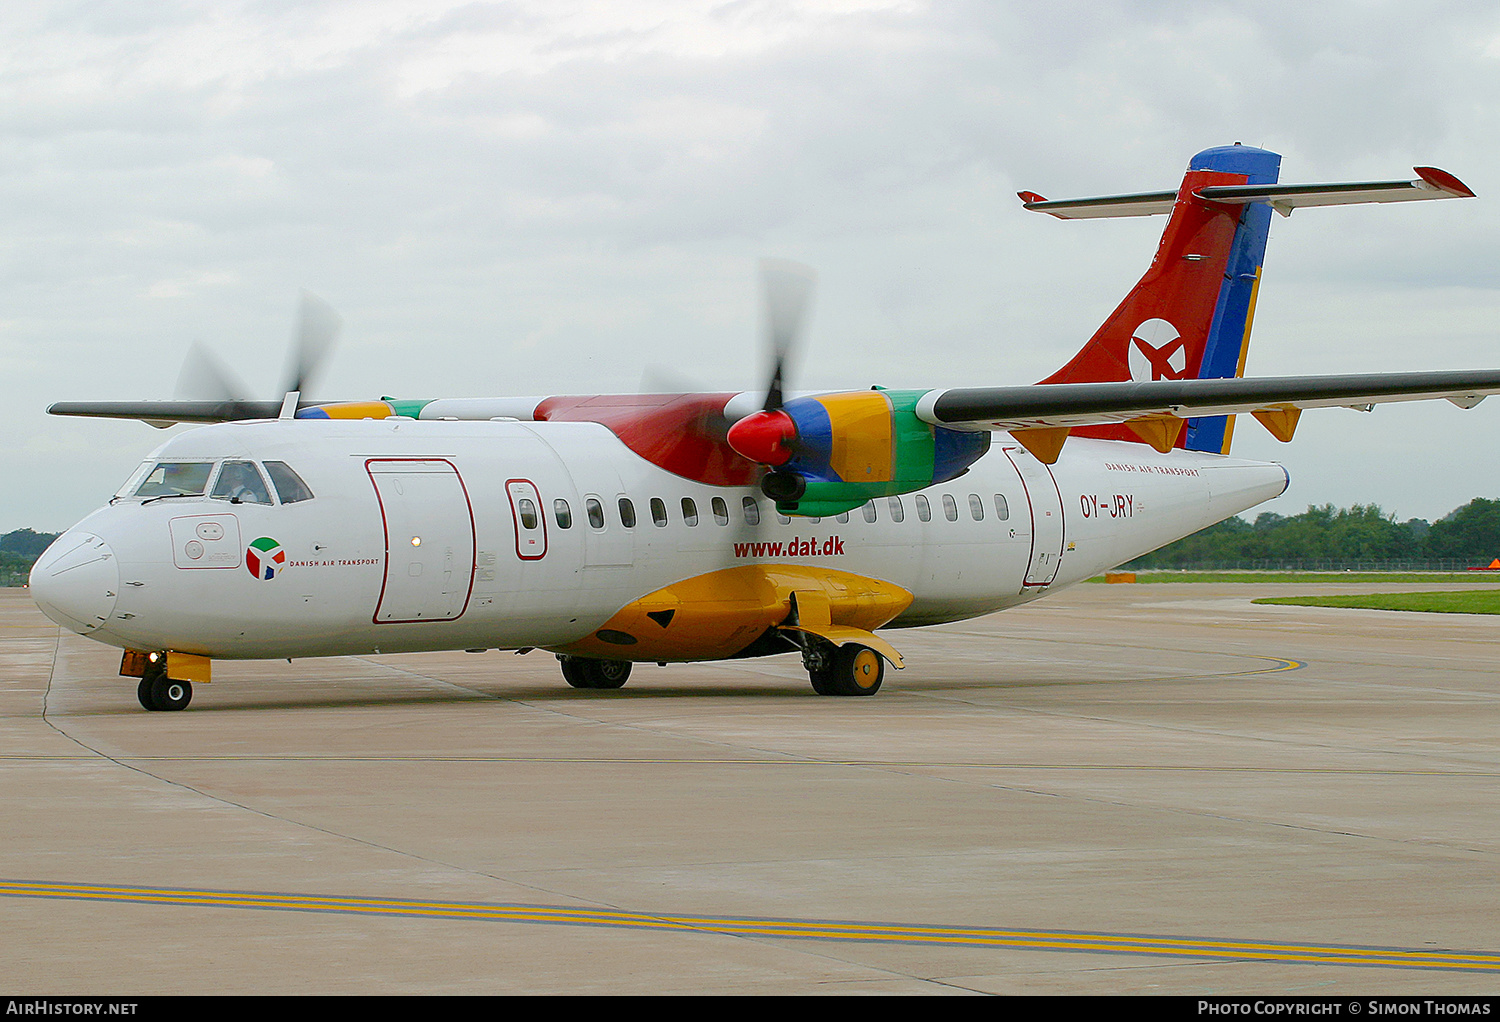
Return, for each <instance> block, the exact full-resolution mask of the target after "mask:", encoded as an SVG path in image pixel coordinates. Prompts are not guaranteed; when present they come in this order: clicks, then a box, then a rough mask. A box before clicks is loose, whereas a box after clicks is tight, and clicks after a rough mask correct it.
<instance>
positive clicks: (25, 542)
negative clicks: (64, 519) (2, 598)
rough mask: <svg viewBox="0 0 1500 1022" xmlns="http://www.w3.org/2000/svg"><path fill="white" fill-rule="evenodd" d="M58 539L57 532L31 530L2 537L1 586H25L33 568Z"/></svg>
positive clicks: (8, 533) (0, 546)
mask: <svg viewBox="0 0 1500 1022" xmlns="http://www.w3.org/2000/svg"><path fill="white" fill-rule="evenodd" d="M57 537H58V533H55V532H32V531H31V530H30V529H17V530H16V531H15V532H7V533H6V534H5V535H3V536H0V586H19V585H24V584H25V583H26V576H27V575H30V574H31V566H32V565H33V564H35V563H36V559H37V558H38V557H40V556H42V551H43V550H45V549H47V547H49V546H51V545H52V541H53V540H54V539H56V538H57Z"/></svg>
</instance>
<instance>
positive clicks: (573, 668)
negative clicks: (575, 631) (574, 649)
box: [558, 656, 631, 688]
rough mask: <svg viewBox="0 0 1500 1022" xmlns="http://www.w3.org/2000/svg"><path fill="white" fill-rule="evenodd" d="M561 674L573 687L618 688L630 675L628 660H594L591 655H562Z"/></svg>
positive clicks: (560, 658)
mask: <svg viewBox="0 0 1500 1022" xmlns="http://www.w3.org/2000/svg"><path fill="white" fill-rule="evenodd" d="M558 659H559V660H560V661H561V662H562V675H563V678H564V679H565V680H566V681H567V683H568V684H569V685H572V686H573V687H574V688H619V687H620V686H622V685H624V684H625V682H626V680H627V679H628V678H629V677H630V666H631V665H630V661H629V660H595V659H594V658H593V657H582V656H564V657H559V658H558Z"/></svg>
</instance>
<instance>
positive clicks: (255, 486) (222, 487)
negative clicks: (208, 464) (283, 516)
mask: <svg viewBox="0 0 1500 1022" xmlns="http://www.w3.org/2000/svg"><path fill="white" fill-rule="evenodd" d="M209 496H211V497H214V498H215V499H217V500H228V501H231V502H233V503H236V504H269V503H271V491H270V490H268V489H266V483H265V480H264V479H262V478H261V477H260V473H259V472H257V471H256V470H255V463H254V462H251V461H226V462H224V467H223V469H221V470H220V471H219V480H218V482H216V483H214V492H213V493H211V494H209Z"/></svg>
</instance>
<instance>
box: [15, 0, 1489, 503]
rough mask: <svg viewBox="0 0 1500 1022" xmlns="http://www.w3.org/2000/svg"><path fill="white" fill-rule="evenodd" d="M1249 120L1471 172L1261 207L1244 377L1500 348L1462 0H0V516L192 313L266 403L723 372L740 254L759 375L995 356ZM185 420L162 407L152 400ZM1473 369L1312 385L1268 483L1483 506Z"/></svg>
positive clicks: (1299, 176)
mask: <svg viewBox="0 0 1500 1022" xmlns="http://www.w3.org/2000/svg"><path fill="white" fill-rule="evenodd" d="M1234 141H1244V142H1246V143H1248V144H1255V145H1261V146H1264V147H1266V148H1269V149H1272V150H1275V151H1276V152H1279V153H1281V154H1282V155H1283V161H1282V180H1284V181H1296V182H1310V181H1331V180H1355V179H1364V180H1369V179H1392V178H1409V177H1410V176H1412V175H1411V173H1410V168H1411V167H1412V166H1413V165H1415V164H1430V165H1435V166H1438V167H1442V168H1444V169H1446V170H1449V171H1451V172H1452V173H1454V174H1456V175H1457V176H1459V177H1460V178H1461V179H1463V180H1464V181H1465V182H1466V183H1467V184H1468V185H1469V186H1470V187H1471V188H1473V189H1474V190H1475V191H1476V192H1477V193H1479V198H1477V199H1472V200H1466V201H1451V202H1437V203H1414V204H1409V205H1403V206H1383V207H1382V206H1366V207H1351V208H1342V209H1310V210H1303V211H1301V212H1299V213H1297V214H1296V215H1295V216H1293V217H1292V218H1291V219H1286V220H1284V219H1281V218H1276V220H1275V223H1274V224H1273V226H1272V233H1271V245H1270V250H1269V253H1268V257H1267V262H1266V270H1265V276H1264V281H1263V285H1262V287H1261V291H1260V300H1259V306H1258V310H1257V318H1256V325H1255V335H1254V344H1253V346H1252V349H1251V353H1250V359H1249V364H1248V367H1247V372H1248V374H1249V375H1282V374H1296V373H1317V372H1353V371H1383V370H1393V371H1394V370H1412V369H1427V368H1433V369H1437V368H1477V367H1484V368H1490V367H1495V366H1497V365H1500V11H1497V9H1496V8H1495V7H1494V6H1493V5H1492V4H1427V5H1423V4H1418V5H1412V4H1411V3H1409V2H1405V3H1385V2H1362V3H1328V4H1316V5H1309V4H1305V3H1290V2H1288V3H1274V2H1272V3H1256V4H1245V3H1236V4H1224V3H1214V2H1204V0H1194V2H1190V3H1189V2H1182V3H1174V2H1162V3H1154V4H1141V3H1138V2H1119V3H1116V2H1107V0H1106V2H1098V0H1095V2H1090V3H1079V4H1068V3H1059V4H1046V3H1041V4H1038V3H1035V2H1027V3H1011V2H1001V0H974V2H962V0H956V2H923V0H797V2H792V0H785V2H782V0H728V2H724V0H634V2H632V3H628V4H623V3H614V2H607V0H598V2H595V0H536V2H533V0H517V2H484V0H480V2H451V3H450V2H444V0H349V2H345V0H325V2H308V0H261V2H235V0H213V2H203V3H196V2H186V0H179V2H173V0H156V2H153V3H150V4H142V3H138V2H133V0H118V2H117V0H95V2H73V3H69V2H61V0H58V2H40V0H38V2H32V0H7V2H6V3H5V4H4V5H3V6H0V267H3V270H0V273H3V276H0V378H3V380H4V381H5V386H6V391H7V397H8V401H7V403H8V406H9V415H8V419H7V424H6V425H5V426H4V427H3V433H0V437H3V443H0V472H3V475H0V478H3V479H4V484H3V486H0V531H7V530H9V529H13V528H18V527H22V526H30V527H34V528H37V529H39V530H58V529H62V528H64V527H66V526H68V525H70V524H71V523H72V522H74V521H76V520H77V519H78V518H80V517H82V516H83V515H84V514H86V513H87V512H88V511H89V510H91V509H92V508H93V507H95V506H97V505H98V504H99V503H101V502H102V501H103V500H104V499H106V498H107V497H108V496H109V494H110V493H111V492H113V490H114V489H115V488H116V487H117V486H118V485H119V484H120V483H121V482H122V481H123V480H124V478H125V477H126V476H127V475H128V474H129V472H130V470H131V468H132V467H133V466H134V464H136V463H137V462H138V461H139V460H140V458H141V457H142V456H143V455H144V454H145V453H146V452H147V451H148V450H149V449H150V448H151V447H153V446H154V445H155V444H156V443H158V442H159V441H160V440H161V439H162V435H161V434H160V433H158V432H157V431H155V430H152V429H150V428H149V427H147V426H144V425H139V424H136V423H112V422H103V421H98V422H95V421H84V420H66V419H57V418H48V417H47V416H46V415H45V414H44V412H43V410H44V408H45V407H46V405H47V404H48V403H49V402H52V401H56V400H87V399H129V398H167V397H171V396H172V393H173V388H174V385H175V384H176V381H177V376H178V372H179V368H180V366H181V364H182V360H183V358H184V355H185V354H186V352H187V350H188V348H189V346H190V345H191V344H193V343H194V342H195V341H197V342H202V343H203V344H205V345H206V346H208V347H210V348H211V349H213V350H214V351H215V352H217V353H218V354H219V355H220V356H221V358H222V359H223V361H225V362H227V363H228V364H229V365H230V366H232V367H233V368H234V369H235V370H236V371H237V372H238V373H239V375H240V376H242V377H243V378H244V379H245V381H246V382H247V383H248V385H249V386H250V387H251V388H252V389H253V390H255V391H256V392H257V393H261V394H263V395H264V396H267V397H271V396H275V393H274V392H275V390H276V388H277V384H278V381H279V380H280V378H281V377H282V374H283V365H284V359H285V352H286V346H287V341H288V338H289V336H290V333H291V330H292V323H293V317H294V313H295V308H296V303H297V294H298V290H299V289H300V288H307V289H309V290H311V291H313V292H315V293H317V294H319V295H321V296H322V297H323V298H324V299H326V300H327V301H328V302H329V303H331V304H332V305H333V306H334V307H335V308H337V309H338V310H339V312H340V313H341V314H342V316H343V318H344V324H345V325H344V333H343V337H342V339H341V342H340V345H339V347H338V349H337V351H336V353H335V355H334V356H333V358H332V359H331V361H330V362H329V364H328V366H327V369H326V372H325V374H324V378H323V383H322V385H321V387H320V394H319V395H318V396H325V397H344V398H364V397H373V396H378V395H381V394H395V395H397V396H408V397H433V396H442V395H487V394H546V393H579V392H584V393H588V392H599V391H605V392H607V391H618V390H634V389H636V388H637V387H638V386H639V385H640V383H641V380H642V378H643V374H647V373H650V374H653V378H654V379H658V380H660V379H663V378H666V379H673V378H675V379H681V380H685V381H697V382H698V383H700V384H701V385H702V386H704V387H709V388H715V389H720V388H722V389H753V388H754V387H756V386H757V385H760V384H761V383H762V377H763V376H764V374H765V368H764V364H763V359H762V356H761V353H760V351H759V350H758V349H759V341H758V334H759V325H758V306H757V295H756V282H755V267H756V260H757V259H758V258H759V257H761V256H765V255H773V256H782V257H787V258H793V259H797V260H799V261H802V262H805V263H808V264H810V265H812V266H814V267H816V268H817V270H818V273H819V280H818V295H817V302H816V308H815V312H814V315H813V317H812V320H811V322H810V324H809V330H808V335H807V337H806V338H805V344H804V347H803V350H802V352H801V354H800V357H799V359H798V366H797V367H796V376H795V381H794V382H795V384H796V385H797V386H798V387H803V388H825V387H826V388H835V387H864V386H868V385H870V384H872V383H881V384H884V385H888V386H900V387H918V386H965V385H970V386H984V385H1001V384H1010V383H1027V382H1032V381H1034V380H1036V379H1038V378H1040V377H1042V376H1045V375H1046V374H1048V373H1049V372H1051V371H1052V370H1053V369H1055V368H1056V367H1057V366H1059V365H1061V364H1062V363H1063V362H1064V361H1066V360H1067V359H1068V358H1069V357H1070V356H1071V355H1072V354H1073V352H1074V351H1075V350H1076V349H1077V348H1078V347H1079V346H1080V345H1081V344H1082V342H1083V341H1084V340H1085V339H1086V338H1087V337H1088V336H1089V335H1090V334H1091V333H1092V332H1093V330H1094V329H1095V327H1096V326H1097V325H1098V323H1099V322H1100V321H1101V320H1102V319H1103V318H1104V316H1105V315H1106V314H1107V313H1108V312H1109V311H1110V310H1111V309H1112V308H1113V307H1114V305H1115V304H1116V303H1117V302H1118V301H1119V299H1120V297H1121V296H1123V294H1124V293H1125V292H1126V291H1127V290H1128V289H1129V288H1130V286H1131V285H1132V284H1133V283H1134V281H1135V280H1136V279H1137V278H1138V277H1139V276H1140V274H1141V272H1142V271H1143V270H1144V269H1145V267H1146V265H1147V263H1148V262H1149V260H1150V257H1151V255H1152V253H1153V251H1154V248H1155V244H1156V239H1157V237H1158V235H1159V233H1160V230H1161V227H1162V224H1163V221H1162V220H1161V219H1160V218H1150V219H1146V218H1142V219H1134V220H1118V221H1095V222H1087V221H1085V222H1072V223H1069V222H1061V221H1057V220H1054V219H1052V218H1050V217H1044V216H1039V215H1036V214H1030V213H1026V212H1025V211H1024V210H1022V209H1021V208H1020V204H1019V202H1018V201H1017V200H1016V198H1015V192H1016V191H1017V190H1018V189H1023V188H1025V189H1032V190H1035V191H1039V192H1041V193H1042V194H1044V195H1048V196H1050V197H1057V198H1061V197H1068V196H1075V195H1094V194H1100V193H1105V192H1112V191H1138V190H1150V189H1162V188H1170V187H1175V186H1176V184H1177V182H1178V180H1179V178H1180V175H1181V172H1182V169H1183V168H1184V166H1185V165H1186V163H1187V160H1188V159H1189V157H1191V155H1192V154H1193V153H1195V152H1197V151H1198V150H1200V149H1204V148H1207V147H1209V146H1212V145H1220V144H1226V143H1229V142H1234ZM179 428H181V427H179ZM1497 434H1500V399H1492V400H1491V401H1489V402H1486V403H1485V404H1483V405H1481V406H1480V407H1479V408H1477V409H1475V410H1473V411H1470V412H1461V411H1460V410H1458V409H1456V408H1454V407H1453V406H1451V405H1449V404H1447V403H1446V402H1440V403H1433V404H1423V405H1390V406H1385V407H1382V408H1379V409H1377V410H1376V411H1375V412H1374V413H1372V414H1368V415H1366V414H1361V413H1358V412H1353V411H1348V410H1344V409H1335V410H1327V411H1320V412H1309V413H1308V414H1307V415H1305V416H1304V417H1303V422H1302V426H1301V429H1300V431H1299V433H1298V436H1297V439H1296V440H1295V441H1294V442H1293V443H1292V444H1291V445H1287V446H1283V445H1281V444H1279V443H1277V442H1276V441H1274V440H1272V439H1271V438H1270V437H1269V435H1268V434H1266V433H1265V432H1264V431H1263V430H1262V429H1260V427H1259V426H1258V425H1256V424H1255V423H1253V422H1251V421H1249V420H1246V421H1245V422H1242V423H1241V424H1240V428H1239V430H1238V431H1237V434H1236V438H1235V439H1236V444H1235V453H1236V454H1241V455H1244V456H1247V457H1257V458H1273V459H1276V460H1280V461H1283V462H1284V463H1285V464H1286V465H1287V466H1288V468H1289V470H1290V472H1291V476H1292V488H1291V490H1290V491H1289V493H1288V494H1287V495H1286V496H1284V497H1282V498H1280V499H1278V500H1277V501H1275V502H1272V503H1271V504H1270V505H1267V508H1268V509H1271V510H1276V511H1278V512H1280V513H1282V514H1293V513H1296V512H1298V511H1300V510H1301V509H1302V508H1304V507H1305V506H1306V505H1307V504H1309V503H1323V502H1333V503H1335V504H1340V505H1345V504H1350V503H1355V502H1360V503H1378V504H1380V505H1381V506H1382V507H1384V508H1386V509H1387V510H1389V511H1393V512H1395V513H1396V514H1397V515H1398V516H1399V517H1401V518H1403V519H1405V518H1408V517H1413V516H1415V517H1424V518H1436V517H1438V516H1441V515H1442V514H1445V513H1446V512H1448V511H1450V510H1451V509H1452V508H1454V507H1455V506H1457V505H1458V504H1461V503H1463V502H1464V501H1467V500H1468V499H1469V498H1470V497H1473V496H1476V495H1483V496H1490V497H1496V496H1500V471H1497V470H1500V444H1497V441H1496V437H1497Z"/></svg>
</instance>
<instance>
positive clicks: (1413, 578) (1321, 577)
mask: <svg viewBox="0 0 1500 1022" xmlns="http://www.w3.org/2000/svg"><path fill="white" fill-rule="evenodd" d="M1135 580H1136V582H1137V583H1139V584H1146V585H1150V584H1154V583H1159V582H1214V583H1225V582H1244V583H1262V582H1301V583H1309V582H1311V583H1318V582H1323V583H1338V584H1339V585H1343V584H1344V583H1346V582H1347V583H1350V584H1353V583H1366V582H1400V583H1407V582H1412V583H1418V584H1422V583H1431V582H1464V583H1469V584H1473V583H1479V584H1485V583H1488V584H1491V585H1497V584H1500V571H1496V572H1482V571H1451V572H1432V571H1423V572H1418V571H1412V572H1404V571H1149V572H1148V571H1138V572H1136V573H1135ZM1089 581H1090V582H1097V583H1099V584H1101V585H1102V584H1103V583H1104V576H1103V575H1098V576H1096V577H1094V578H1091V579H1089Z"/></svg>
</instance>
